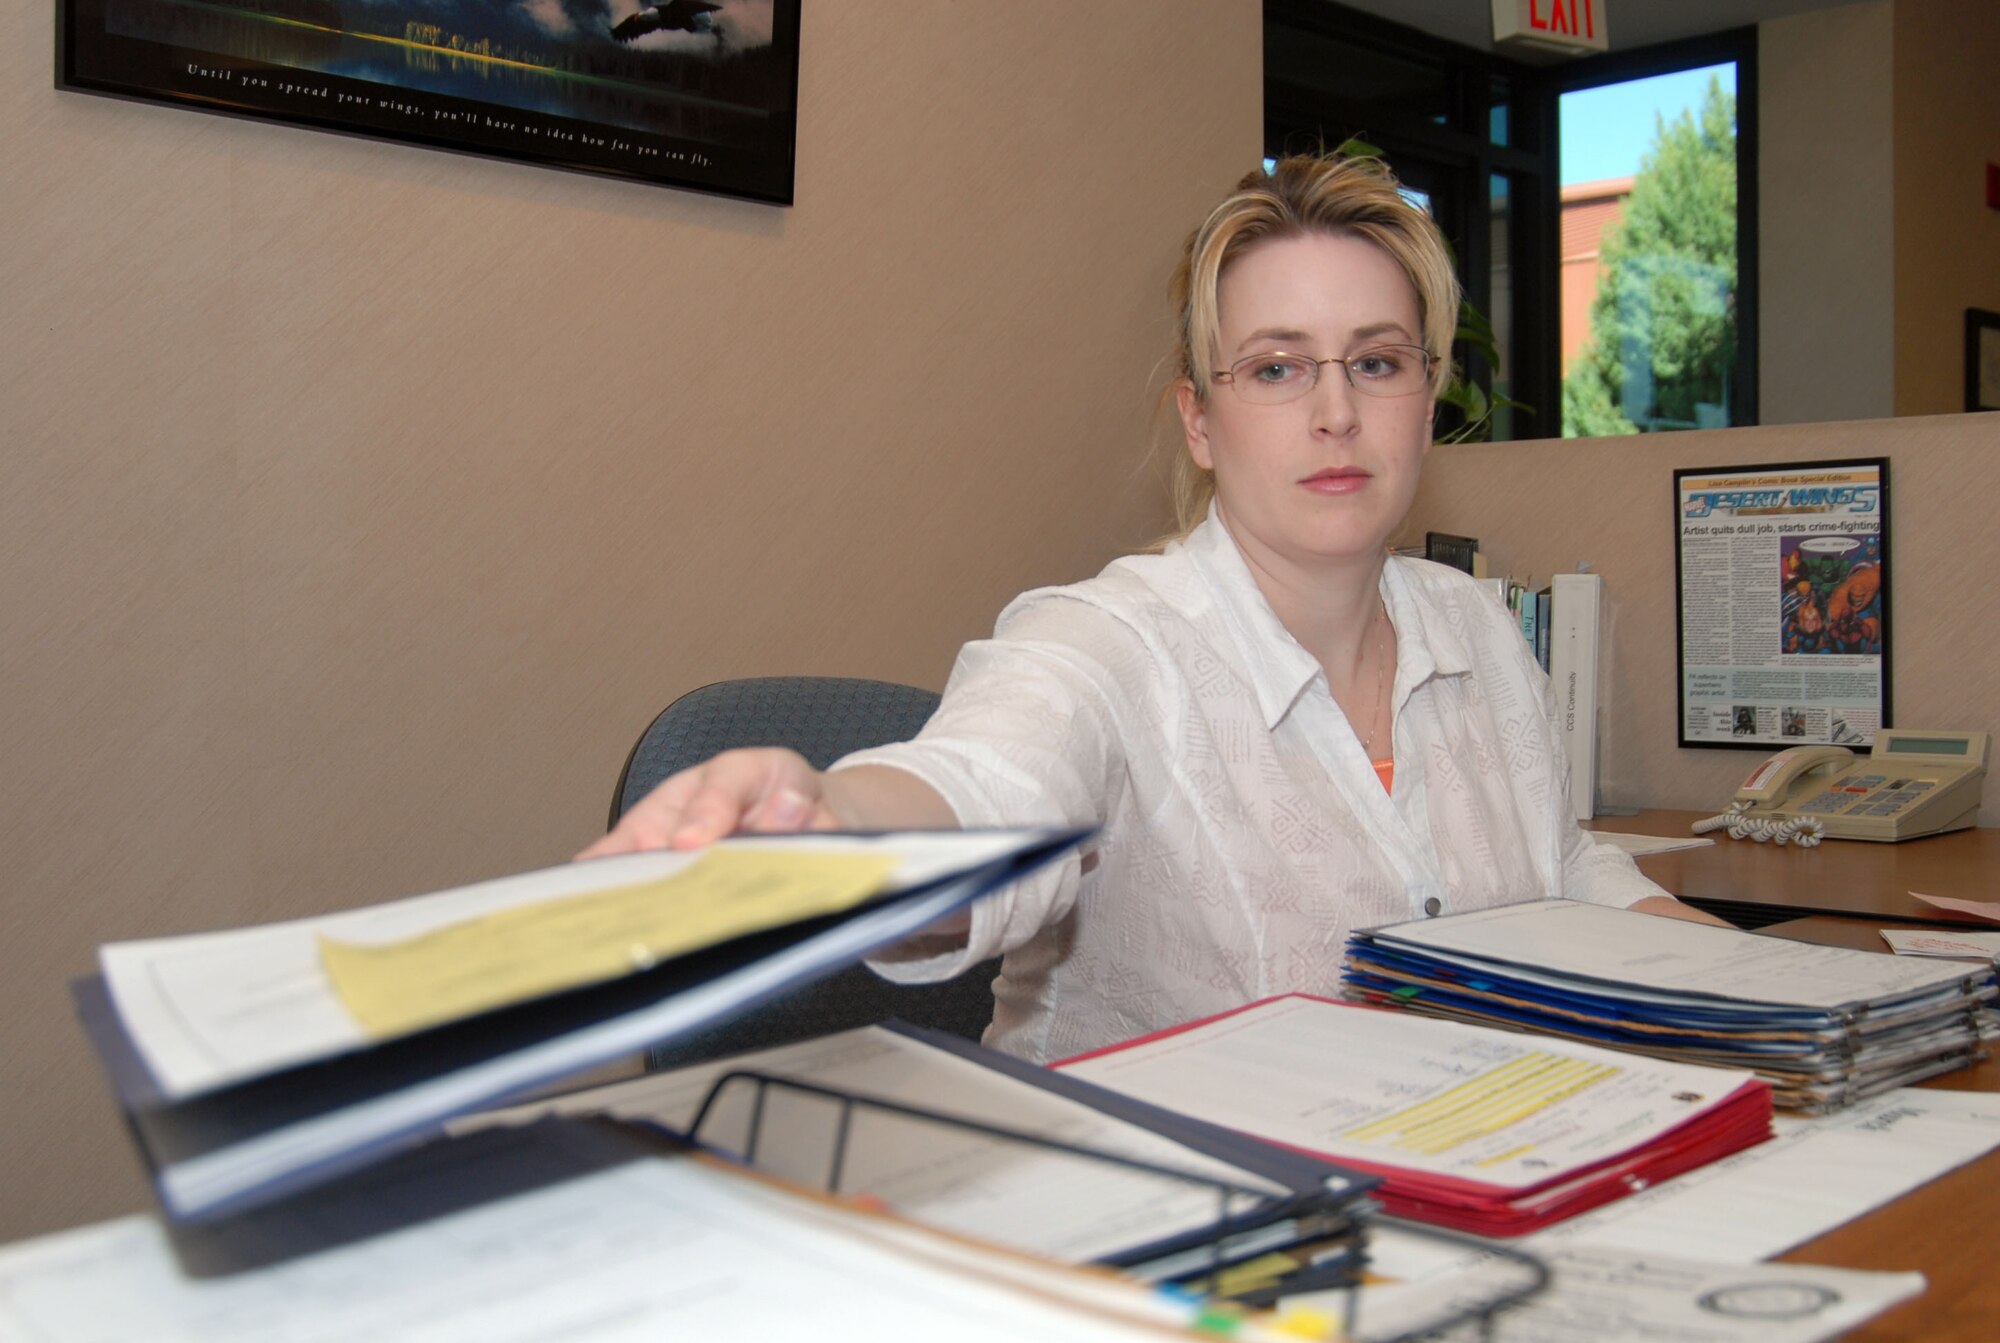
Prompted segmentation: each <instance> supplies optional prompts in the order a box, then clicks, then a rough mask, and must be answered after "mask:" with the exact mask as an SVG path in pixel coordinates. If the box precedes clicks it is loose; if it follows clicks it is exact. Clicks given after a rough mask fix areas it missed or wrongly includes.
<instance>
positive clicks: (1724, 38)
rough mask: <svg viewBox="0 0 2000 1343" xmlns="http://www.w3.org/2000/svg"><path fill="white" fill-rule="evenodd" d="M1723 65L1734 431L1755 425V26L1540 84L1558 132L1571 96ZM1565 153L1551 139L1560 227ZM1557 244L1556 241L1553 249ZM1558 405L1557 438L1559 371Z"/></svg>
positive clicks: (1627, 56)
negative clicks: (1732, 141) (1727, 105)
mask: <svg viewBox="0 0 2000 1343" xmlns="http://www.w3.org/2000/svg"><path fill="white" fill-rule="evenodd" d="M1725 61H1731V62H1734V63H1735V65H1736V367H1735V368H1734V369H1733V370H1731V373H1730V377H1731V385H1730V390H1729V427H1730V428H1732V429H1735V428H1739V427H1743V426H1747V425H1754V424H1756V423H1757V364H1758V358H1757V353H1758V351H1757V295H1758V285H1757V30H1756V28H1755V27H1745V28H1732V29H1730V30H1728V31H1726V32H1720V33H1708V34H1704V35H1703V36H1700V37H1690V38H1683V39H1682V40H1680V41H1677V42H1662V43H1660V44H1659V45H1657V46H1651V47H1640V48H1638V49H1636V50H1633V51H1613V52H1606V53H1605V54H1604V55H1602V56H1590V57H1586V58H1585V59H1583V60H1580V61H1576V62H1574V63H1573V64H1570V65H1564V66H1557V67H1555V68H1553V69H1550V70H1549V71H1547V72H1546V73H1547V78H1546V79H1544V80H1543V81H1542V86H1541V97H1542V98H1543V100H1544V104H1543V108H1542V111H1541V114H1540V115H1541V116H1543V117H1545V118H1546V119H1547V122H1548V125H1549V126H1550V127H1551V129H1552V130H1555V131H1557V133H1558V134H1559V133H1560V125H1561V120H1560V108H1559V105H1560V101H1561V98H1562V95H1563V94H1565V93H1575V92H1579V91H1581V90H1583V89H1594V88H1601V87H1603V86H1604V85H1606V84H1623V83H1626V82H1628V81H1630V80H1634V79H1649V78H1651V77H1653V76H1655V75H1670V74H1675V73H1677V72H1679V71H1681V70H1694V69H1699V68H1700V67H1702V66H1705V65H1721V64H1723V63H1724V62H1725ZM1561 150H1562V146H1561V144H1560V142H1559V141H1558V139H1557V136H1555V135H1552V136H1551V137H1550V152H1551V153H1552V154H1554V155H1556V156H1557V167H1558V171H1557V172H1555V173H1552V174H1551V175H1550V176H1549V179H1548V189H1549V192H1550V195H1549V197H1548V200H1547V208H1549V209H1551V210H1554V211H1556V212H1557V214H1556V218H1557V219H1558V221H1559V220H1560V217H1561V216H1560V211H1561V208H1562V207H1561V201H1560V197H1561V192H1562V185H1561V172H1560V155H1561ZM1555 245H1556V244H1555V242H1554V241H1553V240H1552V241H1551V247H1552V248H1553V247H1554V246H1555ZM1552 254H1553V253H1552ZM1557 260H1558V264H1557V265H1555V266H1552V267H1551V268H1550V270H1549V274H1548V291H1547V293H1546V294H1545V295H1544V296H1543V302H1544V303H1545V304H1546V305H1547V307H1548V312H1549V315H1550V317H1551V319H1552V320H1551V323H1550V325H1551V327H1552V328H1554V327H1555V326H1556V325H1557V324H1558V323H1559V321H1560V314H1561V305H1562V294H1561V275H1560V270H1561V267H1560V258H1558V259H1557ZM1549 339H1550V340H1552V341H1557V342H1559V341H1560V340H1561V339H1562V336H1561V333H1560V331H1559V330H1554V329H1552V330H1551V332H1550V333H1549ZM1558 363H1560V360H1559V359H1558ZM1553 404H1554V406H1555V434H1552V435H1551V437H1554V436H1556V435H1559V434H1561V433H1562V371H1561V369H1560V368H1557V369H1556V375H1555V401H1554V403H1553Z"/></svg>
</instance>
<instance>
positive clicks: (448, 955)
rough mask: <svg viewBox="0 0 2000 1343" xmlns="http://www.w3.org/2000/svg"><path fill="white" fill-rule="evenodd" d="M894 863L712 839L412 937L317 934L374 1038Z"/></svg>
mask: <svg viewBox="0 0 2000 1343" xmlns="http://www.w3.org/2000/svg"><path fill="white" fill-rule="evenodd" d="M895 866H896V860H895V859H894V858H893V857H890V856H889V855H887V854H881V853H826V852H813V851H807V852H795V851H793V850H789V849H782V848H777V849H774V848H768V847H766V848H717V849H710V850H708V851H707V852H704V853H701V854H699V855H697V856H696V858H695V860H694V861H693V862H692V863H689V864H688V865H686V866H685V867H682V868H680V869H679V870H678V871H676V872H674V873H672V874H671V875H669V876H664V877H656V878H654V879H653V880H651V881H639V882H634V883H632V884H631V885H629V886H614V887H611V888H610V889H608V890H601V891H591V892H588V893H586V894H581V895H572V896H569V897H566V898H563V897H558V898H552V899H548V900H542V901H538V902H536V903H534V904H531V905H517V906H515V907H513V908H511V909H503V910H499V911H497V912H495V913H492V914H484V915H480V916H479V917H477V918H472V919H466V920H464V921H462V922H458V923H451V924H447V925H445V926H444V927H441V928H437V929H435V930H433V931H431V932H428V933H419V934H417V935H416V936H414V937H403V938H397V939H395V940H394V941H389V942H379V943H367V942H343V941H338V940H336V939H334V938H331V937H327V936H325V935H324V934H322V935H320V936H319V937H318V938H317V939H316V940H317V941H318V943H319V954H320V965H321V968H322V969H323V970H325V972H326V977H327V980H328V982H329V983H330V984H331V985H332V987H333V991H334V995H335V997H337V998H338V999H339V1000H340V1005H341V1006H342V1007H343V1008H345V1009H346V1010H347V1012H348V1014H349V1015H350V1016H352V1017H353V1018H354V1019H355V1020H356V1021H358V1022H359V1023H360V1024H361V1028H362V1029H363V1030H364V1031H366V1032H367V1033H368V1035H369V1037H370V1038H372V1039H377V1040H380V1039H384V1038H387V1037H390V1036H397V1035H408V1034H409V1033H410V1032H412V1031H418V1030H422V1029H424V1028H425V1027H428V1026H436V1025H441V1024H442V1023H444V1022H447V1021H456V1020H458V1019H459V1018H461V1017H469V1016H476V1015H477V1014H479V1013H481V1012H490V1011H492V1010H493V1009H494V1008H497V1007H507V1006H510V1005H511V1004H514V1003H520V1002H527V1001H529V1000H530V999H533V998H541V997H545V996H547V995H548V994H551V993H560V992H562V991H563V990H564V989H573V988H577V987H579V986H580V985H584V984H596V983H601V982H602V981H604V980H607V979H616V978H618V977H619V976H621V975H628V974H631V973H632V972H633V971H634V970H649V969H651V968H652V967H653V966H655V965H657V964H659V963H660V962H661V961H664V960H668V959H670V958H672V957H675V956H684V955H686V954H687V953H688V952H690V951H698V950H700V949H701V948H702V947H706V946H713V945H714V944H715V943H717V942H722V941H727V940H728V939H730V938H734V937H743V936H746V935H748V934H750V933H757V932H763V931H764V930H765V929H767V928H781V927H783V926H785V925H786V924H789V923H798V922H800V921H801V920H803V919H810V918H815V917H817V916H819V915H822V914H838V913H841V912H843V911H845V910H848V909H851V908H853V907H854V906H855V905H857V904H859V903H860V902H861V901H863V900H865V899H867V898H868V897H869V896H871V895H876V894H879V893H880V892H881V890H882V888H883V886H884V885H885V883H887V881H888V879H889V874H890V872H892V871H893V870H894V869H895Z"/></svg>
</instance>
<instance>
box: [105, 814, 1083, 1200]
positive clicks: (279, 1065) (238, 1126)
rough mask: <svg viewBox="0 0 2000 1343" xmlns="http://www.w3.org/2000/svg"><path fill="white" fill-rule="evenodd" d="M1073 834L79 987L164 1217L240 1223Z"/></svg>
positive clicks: (728, 880)
mask: <svg viewBox="0 0 2000 1343" xmlns="http://www.w3.org/2000/svg"><path fill="white" fill-rule="evenodd" d="M1082 837H1083V832H1076V831H1061V832H1056V831H961V832H921V833H908V834H889V835H872V836H866V835H851V836H843V835H799V836H770V837H762V838H743V839H737V840H729V841H725V842H723V843H721V844H717V845H712V846H710V847H709V848H708V849H706V850H703V851H702V852H700V853H699V854H689V853H642V854H628V855H622V856H619V857H614V858H601V859H596V860H593V861H590V862H584V863H569V864H565V865H563V866H561V867H555V868H548V869H545V870H542V871H539V872H529V873H523V874H521V875H518V876H513V877H506V878H501V879H499V880H495V881H488V882H481V883H478V884H476V885H472V886H465V887H460V888H457V889H454V890H449V891H441V892H437V893H435V894H431V895H426V896H419V897H415V898H412V899H408V900H401V901H396V902H393V903H390V904H386V905H377V906H373V907H370V908H366V909H358V910H351V911H347V912H344V913H340V914H334V915H329V916H327V917H324V918H319V919H306V920H299V921H296V922H292V923H283V924H271V925H265V926H262V927H255V928H245V929H237V930H233V931H228V932H219V933H209V934H197V935H193V936H188V937H176V938H166V939H160V940H156V941H150V942H128V943H120V944H114V945H111V946H107V947H104V948H102V949H101V950H100V952H99V964H100V968H101V973H100V974H99V975H95V976H91V977H89V978H86V979H83V980H79V981H77V982H76V983H75V984H74V985H73V986H72V988H73V993H74V996H75V998H76V1001H77V1006H78V1010H79V1012H80V1014H81V1016H82V1018H83V1022H84V1026H85V1029H86V1031H87V1032H88V1033H89V1035H90V1036H91V1039H92V1042H93V1043H94V1044H95V1045H96V1046H97V1048H98V1051H99V1053H100V1055H101V1057H102V1059H103V1062H104V1064H105V1066H106V1068H107V1070H108V1071H109V1073H110V1075H111V1079H112V1082H113V1085H114V1087H115V1088H116V1090H117V1094H118V1099H119V1101H120V1103H121V1104H122V1105H123V1106H124V1108H125V1110H126V1113H127V1117H128V1119H129V1120H130V1122H131V1127H132V1129H133V1131H134V1133H135V1135H136V1136H137V1138H138V1141H139V1144H140V1146H141V1148H142V1150H143V1153H144V1155H145V1157H146V1159H147V1161H148V1163H149V1164H150V1165H151V1167H152V1168H153V1172H154V1182H155V1185H156V1187H157V1190H158V1193H159V1197H160V1202H161V1204H162V1206H163V1207H164V1208H165V1210H166V1212H167V1214H168V1215H169V1216H170V1217H172V1218H175V1219H186V1220H202V1219H209V1218H217V1217H224V1216H229V1215H233V1214H238V1213H241V1212H243V1211H245V1210H248V1209H252V1208H256V1207H259V1206H261V1205H264V1204H268V1203H271V1202H273V1201H275V1200H278V1199H281V1198H284V1197H286V1196H288V1195H292V1194H295V1193H298V1192H300V1191H302V1190H306V1189H309V1188H311V1187H313V1186H315V1185H319V1184H323V1183H325V1182H327V1181H329V1180H332V1179H334V1178H335V1177H338V1176H341V1175H344V1174H347V1173H349V1172H353V1171H356V1170H359V1169H362V1168H364V1167H367V1166H370V1165H373V1164H375V1163H377V1162H379V1161H381V1160H383V1159H384V1158H386V1157H388V1156H391V1155H393V1154H395V1153H397V1152H399V1151H402V1150H403V1149H406V1148H409V1147H413V1146H416V1145H418V1144H420V1143H422V1142H424V1141H426V1140H428V1139H430V1138H433V1137H436V1136H439V1135H440V1134H441V1133H442V1132H443V1131H444V1127H445V1125H446V1122H447V1121H448V1120H450V1119H451V1118H452V1117H453V1116H455V1115H460V1114H464V1113H467V1112H469V1111H473V1110H477V1109H481V1108H485V1107H489V1106H492V1105H495V1104H499V1103H504V1102H506V1101H509V1100H512V1099H516V1098H519V1097H522V1096H525V1095H527V1094H530V1093H532V1092H534V1091H537V1090H540V1089H543V1088H545V1087H546V1086H547V1085H548V1084H550V1083H553V1082H557V1081H560V1080H562V1079H565V1078H568V1077H571V1076H574V1075H575V1074H577V1073H580V1072H584V1071H587V1070H589V1069H592V1068H596V1067H599V1066H601V1065H604V1064H608V1063H614V1062H618V1061H621V1060H625V1059H629V1058H632V1057H634V1056H636V1055H637V1054H638V1053H639V1051H641V1050H643V1049H645V1048H646V1047H648V1046H650V1045H656V1044H659V1043H661V1042H664V1041H669V1040H674V1039H679V1038H682V1037H686V1036H689V1035H691V1034H695V1033H699V1032H701V1031H704V1030H709V1029H713V1028H714V1027H716V1026H717V1025H719V1024H721V1023H723V1022H726V1021H728V1020H729V1019H731V1018H732V1017H734V1016H736V1015H738V1014H740V1013H742V1012H744V1011H746V1010H748V1009H749V1008H751V1007H753V1006H755V1005H757V1004H759V1003H761V1002H764V1001H767V1000H769V999H771V998H773V997H775V996H777V995H780V994H783V993H787V992H790V991H791V990H793V989H795V988H796V987H798V986H799V985H801V984H804V983H807V982H809V981H811V980H813V979H816V978H818V977H820V976H823V975H826V974H829V973H831V972H833V971H835V970H838V969H840V968H842V967H844V966H846V965H849V964H852V963H853V962H855V961H857V960H860V959H861V958H862V957H864V956H866V955H867V954H869V953H870V952H872V951H875V950H877V949H878V948H881V947H883V946H886V945H888V944H890V943H893V942H895V941H897V940H899V939H902V938H905V937H908V936H910V935H912V934H914V933H916V932H918V931H919V930H921V929H923V928H925V927H927V926H928V925H930V924H931V923H933V922H935V921H936V920H938V919H939V918H942V917H944V916H945V915H947V914H950V913H952V912H953V911H955V910H958V909H961V908H963V907H964V906H965V905H966V904H968V903H969V902H971V901H972V900H974V899H976V898H977V897H978V896H980V895H982V894H984V893H986V892H987V891H989V890H992V889H994V888H995V887H996V886H1000V885H1003V884H1005V883H1006V882H1008V881H1011V880H1013V879H1015V878H1016V877H1018V876H1020V875H1022V874H1023V873H1025V872H1027V871H1029V870H1032V869H1033V868H1035V867H1036V866H1038V865H1040V864H1041V863H1044V862H1046V861H1048V860H1050V859H1051V858H1053V857H1055V856H1057V855H1059V854H1061V853H1063V852H1065V851H1066V850H1068V849H1069V848H1070V847H1071V846H1072V845H1073V844H1075V843H1076V842H1077V841H1078V840H1079V839H1081V838H1082Z"/></svg>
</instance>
